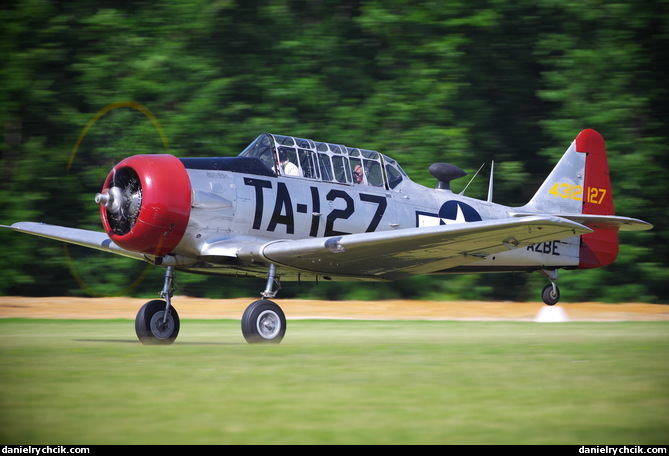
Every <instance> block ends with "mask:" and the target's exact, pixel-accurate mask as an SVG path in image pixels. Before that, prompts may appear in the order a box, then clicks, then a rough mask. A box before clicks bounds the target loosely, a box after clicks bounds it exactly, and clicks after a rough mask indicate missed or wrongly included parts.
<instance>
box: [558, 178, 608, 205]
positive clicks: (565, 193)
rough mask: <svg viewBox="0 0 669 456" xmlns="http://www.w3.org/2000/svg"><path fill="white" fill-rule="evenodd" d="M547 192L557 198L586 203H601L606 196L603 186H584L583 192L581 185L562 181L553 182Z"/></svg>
mask: <svg viewBox="0 0 669 456" xmlns="http://www.w3.org/2000/svg"><path fill="white" fill-rule="evenodd" d="M548 193H550V194H551V195H553V196H555V197H557V198H564V199H570V200H575V201H585V202H586V203H593V204H602V202H604V198H605V197H606V189H605V188H599V187H586V188H585V192H584V191H583V186H582V185H572V184H567V183H563V182H556V183H554V184H553V186H552V187H551V188H550V190H549V191H548Z"/></svg>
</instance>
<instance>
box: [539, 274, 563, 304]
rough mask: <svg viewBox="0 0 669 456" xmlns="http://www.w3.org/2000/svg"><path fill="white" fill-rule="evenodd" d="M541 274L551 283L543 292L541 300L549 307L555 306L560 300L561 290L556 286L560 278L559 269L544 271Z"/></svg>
mask: <svg viewBox="0 0 669 456" xmlns="http://www.w3.org/2000/svg"><path fill="white" fill-rule="evenodd" d="M540 272H541V273H542V274H543V275H544V276H546V278H547V279H548V280H550V282H551V283H549V284H548V285H546V286H545V287H544V289H543V290H542V291H541V298H542V299H543V300H544V302H545V303H546V304H547V305H549V306H553V305H555V304H557V303H558V301H559V300H560V289H559V288H558V286H557V285H556V284H555V281H556V280H557V278H558V273H557V269H542V270H541V271H540Z"/></svg>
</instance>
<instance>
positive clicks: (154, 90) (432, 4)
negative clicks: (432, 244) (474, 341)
mask: <svg viewBox="0 0 669 456" xmlns="http://www.w3.org/2000/svg"><path fill="white" fill-rule="evenodd" d="M1 8H2V9H1V10H0V15H1V19H2V24H3V27H2V29H1V30H0V57H1V61H2V65H0V125H1V126H2V128H3V134H4V137H3V140H2V141H1V147H2V157H1V162H2V168H1V172H2V176H1V179H0V204H1V206H0V223H2V224H11V223H13V222H15V221H21V220H31V221H42V222H46V223H55V224H63V225H68V226H79V227H84V228H89V229H99V226H100V225H99V218H98V209H97V207H96V205H95V204H94V203H93V196H94V194H95V193H96V192H97V191H99V189H100V187H101V184H102V182H103V180H104V177H105V176H106V174H107V172H108V170H109V169H110V168H111V167H112V166H113V164H114V163H115V162H117V161H119V160H121V159H122V158H124V157H125V156H127V155H131V154H135V153H155V152H163V151H164V150H165V144H164V143H163V141H162V140H161V137H160V135H159V133H158V131H157V130H156V128H155V126H154V124H153V123H152V122H151V120H150V119H149V118H148V117H147V116H145V115H144V114H142V113H141V112H139V111H138V110H136V109H130V108H119V109H114V110H112V111H110V112H108V113H107V114H105V115H104V116H102V117H101V118H100V119H99V120H98V121H97V122H96V123H95V124H94V125H93V127H92V128H91V129H90V130H89V131H88V132H87V134H86V136H85V137H84V140H83V141H82V143H81V145H80V146H79V148H78V149H76V154H74V155H73V150H74V145H75V142H76V140H77V138H78V137H79V135H80V134H81V133H82V130H83V128H84V126H86V124H87V123H88V122H89V121H90V120H91V118H92V117H93V116H94V115H95V113H97V112H99V111H100V110H101V109H102V108H104V107H105V106H108V105H109V104H111V103H115V102H124V101H131V100H132V101H136V102H139V103H141V104H143V105H144V106H146V107H148V108H149V109H150V110H151V111H152V112H153V113H154V114H155V115H156V116H157V118H158V120H159V122H160V124H161V126H162V128H163V131H164V133H165V136H166V138H167V141H168V149H169V152H170V153H172V154H175V155H177V156H212V155H213V156H235V155H237V154H238V153H239V152H240V151H241V150H242V149H243V148H244V147H245V146H246V145H247V144H248V143H249V142H250V141H252V140H253V139H254V138H255V137H256V136H257V135H258V134H259V133H261V132H273V133H281V134H290V135H295V136H300V137H308V138H313V139H316V140H323V141H331V142H338V143H343V144H347V145H352V146H358V147H365V148H369V149H375V150H379V151H382V152H384V153H386V154H388V155H390V156H392V157H394V158H396V159H397V160H398V161H399V162H400V163H401V164H402V166H403V167H404V168H405V170H406V171H407V172H408V173H409V175H410V176H411V177H412V178H413V179H414V180H415V181H417V182H419V183H422V184H425V185H428V186H433V185H434V182H433V179H432V178H431V177H430V176H429V174H428V173H427V168H428V166H429V165H430V164H431V163H433V162H436V161H447V162H451V163H455V164H457V165H458V166H460V167H461V168H463V169H465V170H467V171H468V172H469V173H470V176H471V175H473V174H474V173H475V172H476V170H477V169H478V168H479V166H481V164H483V163H486V162H490V160H493V159H494V160H495V167H496V173H495V175H496V179H495V198H494V199H495V201H497V202H500V203H504V204H509V205H520V204H523V203H524V202H526V200H527V199H528V198H529V197H530V196H531V195H532V194H533V193H534V192H535V190H536V188H537V187H538V185H539V183H540V182H541V181H543V179H544V178H545V176H546V175H547V173H548V171H549V170H550V169H551V168H552V166H553V165H554V164H555V162H556V161H557V159H558V158H559V157H560V155H561V154H562V153H563V152H564V150H565V149H566V148H567V146H568V145H569V143H570V142H571V141H572V140H573V138H574V137H575V136H576V134H578V132H579V131H581V130H582V129H584V128H594V129H596V130H598V131H599V132H600V133H602V135H603V136H604V138H605V139H606V141H607V147H608V150H609V161H610V168H611V174H612V180H613V191H614V196H615V202H616V210H617V212H618V213H619V214H621V215H626V216H631V217H639V218H642V219H644V220H648V221H650V222H651V223H653V224H655V229H654V230H652V231H648V232H640V233H629V234H626V233H623V234H622V235H621V240H622V242H623V246H622V247H621V252H620V256H619V258H618V261H617V262H616V263H615V264H614V265H612V266H609V267H607V268H603V269H600V270H593V271H577V272H564V273H562V275H561V279H560V286H561V289H562V294H563V300H604V301H624V300H635V301H647V302H667V300H668V293H667V291H666V283H667V282H668V281H669V274H668V273H667V268H666V263H667V256H668V250H669V247H668V246H667V244H666V243H665V242H664V240H665V239H666V238H667V231H668V229H669V228H668V227H669V223H668V220H667V218H668V217H667V201H668V198H667V135H668V133H667V131H668V130H667V118H668V116H667V109H668V108H667V107H668V106H669V97H668V87H669V86H668V84H667V82H666V70H665V68H666V62H667V61H668V60H669V58H668V57H669V55H668V53H667V49H669V3H668V2H667V1H666V0H649V1H645V2H638V1H634V0H623V1H618V2H610V1H603V0H602V1H600V0H579V1H575V0H538V1H537V0H533V1H524V0H520V1H519V0H473V1H472V0H467V1H464V0H462V1H460V0H454V1H448V2H443V1H430V0H426V1H419V2H416V1H406V0H391V1H388V0H385V1H365V0H357V1H353V0H339V1H329V0H312V1H308V0H301V1H300V0H294V1H287V0H265V1H258V0H243V1H242V0H238V1H234V0H230V1H215V0H188V1H179V2H158V1H127V2H115V1H99V0H95V1H93V0H72V1H55V0H51V1H49V0H18V1H15V2H5V3H3V6H2V7H1ZM72 159H73V160H72ZM70 160H72V161H71V162H70ZM70 163H71V166H69V164H70ZM467 180H468V179H467V178H465V179H461V181H459V182H456V183H454V187H455V188H454V190H455V191H459V190H461V189H462V187H463V186H464V185H465V184H466V183H467ZM458 186H460V187H459V188H458ZM486 191H487V176H480V177H478V178H477V179H476V180H475V181H474V182H473V183H472V185H471V186H470V187H469V188H468V189H467V194H468V195H469V196H474V197H480V198H484V197H485V196H486ZM0 242H1V243H2V245H3V247H2V258H3V265H2V268H1V269H0V279H1V280H0V293H2V294H5V295H10V294H20V295H81V294H101V295H110V294H117V293H122V294H135V295H138V294H150V295H154V294H156V293H157V292H158V291H159V290H160V289H161V284H162V279H161V276H160V274H161V270H160V269H158V268H150V269H149V270H146V267H145V265H144V264H141V263H138V262H133V261H131V260H125V259H121V258H116V257H113V256H111V255H105V254H102V253H100V252H90V251H86V250H85V249H76V248H74V247H70V248H69V249H68V250H64V247H63V246H62V245H61V244H60V243H56V242H53V241H48V240H43V239H39V238H35V237H32V236H27V235H19V234H15V233H12V232H10V231H8V230H2V231H1V232H0ZM179 279H180V286H181V290H180V293H183V294H188V295H194V296H210V297H233V296H256V295H258V293H259V291H260V290H261V289H262V288H263V285H264V284H263V283H259V282H258V281H254V280H248V281H238V280H229V279H220V278H205V277H201V276H187V275H185V274H181V275H180V276H179ZM543 283H544V279H543V278H541V277H540V276H539V275H527V274H501V275H462V276H447V277H417V278H415V279H410V280H405V281H401V282H397V283H394V284H378V285H352V284H322V283H321V284H312V283H304V284H290V283H284V288H283V290H282V294H281V296H282V297H291V296H303V297H327V298H330V299H344V298H370V299H372V298H373V299H378V298H396V297H397V298H399V297H410V298H431V299H434V298H436V299H459V298H465V299H509V300H527V299H531V300H538V299H539V292H540V289H541V287H542V286H543Z"/></svg>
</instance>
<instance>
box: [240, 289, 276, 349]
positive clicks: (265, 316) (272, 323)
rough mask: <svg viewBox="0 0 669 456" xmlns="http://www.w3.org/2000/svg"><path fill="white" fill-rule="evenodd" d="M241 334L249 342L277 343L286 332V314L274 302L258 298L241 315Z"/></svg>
mask: <svg viewBox="0 0 669 456" xmlns="http://www.w3.org/2000/svg"><path fill="white" fill-rule="evenodd" d="M242 334H243V335H244V338H245V339H246V341H247V342H248V343H250V344H278V343H279V342H281V340H283V336H284V335H285V334H286V316H285V315H284V314H283V311H282V310H281V307H279V306H278V305H276V303H274V302H272V301H270V300H268V299H259V300H258V301H255V302H253V303H251V305H249V306H248V307H247V308H246V310H245V311H244V315H242Z"/></svg>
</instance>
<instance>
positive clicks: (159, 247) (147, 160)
mask: <svg viewBox="0 0 669 456" xmlns="http://www.w3.org/2000/svg"><path fill="white" fill-rule="evenodd" d="M95 201H96V202H98V203H100V215H101V217H102V226H103V227H104V229H105V231H106V232H107V234H108V235H109V237H110V238H111V240H112V241H114V243H116V244H117V245H118V246H119V247H122V248H124V249H126V250H131V251H134V252H142V253H147V254H149V255H156V256H163V255H166V254H168V253H170V252H171V251H172V250H174V248H175V247H176V246H177V244H178V243H179V241H181V238H182V237H183V235H184V233H185V232H186V227H187V226H188V219H189V218H190V210H191V185H190V179H189V178H188V172H187V171H186V168H185V167H184V165H183V163H181V161H180V160H179V159H178V158H176V157H174V156H173V155H165V154H163V155H134V156H132V157H129V158H126V159H125V160H123V161H121V162H120V163H119V164H117V165H116V166H115V167H114V169H112V170H111V172H110V173H109V175H108V176H107V179H106V180H105V183H104V185H103V187H102V193H99V194H98V195H97V196H96V198H95Z"/></svg>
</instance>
